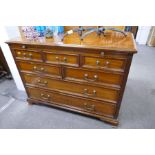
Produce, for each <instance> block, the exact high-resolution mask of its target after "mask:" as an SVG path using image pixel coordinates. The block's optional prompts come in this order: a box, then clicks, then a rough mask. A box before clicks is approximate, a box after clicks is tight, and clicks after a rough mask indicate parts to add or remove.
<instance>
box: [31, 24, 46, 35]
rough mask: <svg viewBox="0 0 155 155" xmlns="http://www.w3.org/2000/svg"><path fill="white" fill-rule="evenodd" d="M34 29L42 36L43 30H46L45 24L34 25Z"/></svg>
mask: <svg viewBox="0 0 155 155" xmlns="http://www.w3.org/2000/svg"><path fill="white" fill-rule="evenodd" d="M34 29H35V30H36V31H37V32H39V33H40V36H39V37H43V36H44V32H45V30H46V26H34Z"/></svg>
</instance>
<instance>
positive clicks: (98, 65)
mask: <svg viewBox="0 0 155 155" xmlns="http://www.w3.org/2000/svg"><path fill="white" fill-rule="evenodd" d="M125 65H126V59H114V58H111V59H110V58H109V59H108V58H102V57H89V56H83V57H82V66H83V67H85V68H95V69H104V70H113V71H121V72H123V71H124V69H125Z"/></svg>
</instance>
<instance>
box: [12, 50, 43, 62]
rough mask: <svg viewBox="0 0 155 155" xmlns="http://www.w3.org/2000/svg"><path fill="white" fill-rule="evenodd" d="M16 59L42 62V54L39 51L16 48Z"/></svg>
mask: <svg viewBox="0 0 155 155" xmlns="http://www.w3.org/2000/svg"><path fill="white" fill-rule="evenodd" d="M14 51H15V57H16V59H22V60H32V61H40V62H42V61H43V60H42V56H41V54H40V53H39V52H35V51H27V50H14Z"/></svg>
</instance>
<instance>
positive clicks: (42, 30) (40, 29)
mask: <svg viewBox="0 0 155 155" xmlns="http://www.w3.org/2000/svg"><path fill="white" fill-rule="evenodd" d="M34 29H35V30H36V31H37V32H39V33H40V37H43V36H44V34H45V31H46V30H47V29H50V30H51V31H52V32H56V33H58V34H59V33H63V32H64V26H34Z"/></svg>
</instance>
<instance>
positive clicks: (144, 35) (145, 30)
mask: <svg viewBox="0 0 155 155" xmlns="http://www.w3.org/2000/svg"><path fill="white" fill-rule="evenodd" d="M150 30H151V26H139V27H138V32H137V37H136V42H137V43H139V44H144V45H146V43H147V40H148V36H149V33H150Z"/></svg>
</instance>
